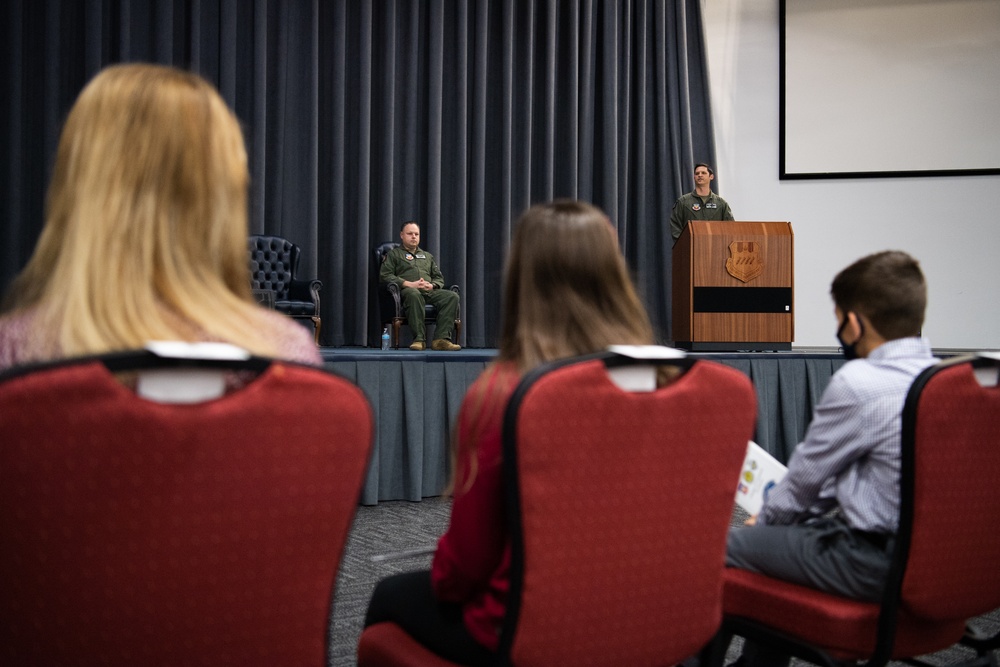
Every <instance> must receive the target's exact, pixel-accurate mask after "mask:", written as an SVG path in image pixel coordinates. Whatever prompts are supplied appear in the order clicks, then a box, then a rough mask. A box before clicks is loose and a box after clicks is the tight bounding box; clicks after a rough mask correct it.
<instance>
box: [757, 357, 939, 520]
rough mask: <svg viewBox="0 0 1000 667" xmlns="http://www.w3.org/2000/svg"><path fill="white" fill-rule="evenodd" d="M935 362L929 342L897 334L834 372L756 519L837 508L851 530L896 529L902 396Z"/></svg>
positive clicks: (787, 517) (800, 515) (802, 516)
mask: <svg viewBox="0 0 1000 667" xmlns="http://www.w3.org/2000/svg"><path fill="white" fill-rule="evenodd" d="M935 361H936V360H935V359H934V357H933V356H932V355H931V348H930V344H929V343H928V342H927V340H925V339H923V338H900V339H898V340H893V341H888V342H886V343H883V344H882V345H880V346H879V347H877V348H875V349H874V350H873V351H872V352H871V354H869V355H868V357H866V358H864V359H856V360H853V361H849V362H848V363H846V364H844V365H843V366H842V367H841V368H840V370H838V371H837V372H836V373H835V374H834V375H833V377H832V378H830V384H829V385H827V388H826V390H825V391H824V392H823V396H822V398H820V401H819V403H818V404H817V405H816V409H815V411H814V412H813V418H812V422H811V423H810V424H809V429H808V430H807V431H806V435H805V439H804V440H803V441H802V442H800V443H799V444H798V446H797V447H796V448H795V451H794V452H793V453H792V457H791V459H790V460H789V462H788V474H787V475H786V476H785V478H784V479H783V480H782V481H781V483H779V484H778V485H777V486H776V487H774V489H772V490H771V493H770V494H769V495H768V498H767V501H766V502H765V503H764V508H763V509H762V510H761V512H760V516H759V517H758V521H759V523H761V524H770V525H784V524H792V523H797V522H799V521H801V520H803V519H805V518H807V517H808V516H811V515H815V514H822V513H825V512H827V511H829V510H832V509H835V508H838V507H839V509H840V513H841V515H842V516H843V518H844V519H845V520H846V522H847V524H848V525H849V526H850V527H852V528H855V529H858V530H864V531H871V532H878V533H894V532H896V527H897V526H898V524H899V465H900V437H901V436H900V431H901V414H902V411H903V402H904V401H905V399H906V394H907V391H908V390H909V388H910V385H911V384H912V383H913V380H914V379H915V378H916V376H917V375H918V374H919V373H920V371H922V370H923V369H924V368H926V367H928V366H930V365H931V364H933V363H935Z"/></svg>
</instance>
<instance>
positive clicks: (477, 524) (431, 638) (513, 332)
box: [365, 200, 653, 665]
mask: <svg viewBox="0 0 1000 667" xmlns="http://www.w3.org/2000/svg"><path fill="white" fill-rule="evenodd" d="M502 315H503V317H502V324H501V335H500V350H499V355H498V357H497V360H496V362H494V363H493V364H491V365H490V366H489V367H488V368H487V369H486V370H485V371H484V372H483V374H482V375H481V376H480V377H479V378H478V379H477V380H476V382H475V383H474V384H473V385H472V387H470V389H469V391H468V393H467V394H466V397H465V400H464V401H463V404H462V409H461V411H460V413H459V417H458V423H457V425H456V437H455V438H454V440H453V444H454V447H455V449H454V451H453V465H454V473H453V475H454V476H453V493H454V500H453V503H452V509H451V519H450V522H449V526H448V530H447V532H446V533H445V534H444V536H443V537H442V538H441V540H440V541H439V543H438V547H437V551H436V552H435V554H434V561H433V565H432V567H431V570H430V571H429V572H428V571H419V572H411V573H406V574H401V575H396V576H394V577H389V578H387V579H383V580H382V581H381V582H379V584H378V586H377V587H376V589H375V591H374V593H373V594H372V600H371V602H370V604H369V608H368V614H367V616H366V618H365V625H366V626H368V625H372V624H374V623H378V622H381V621H393V622H395V623H397V624H398V625H400V626H402V627H403V629H405V630H406V631H407V632H408V633H409V634H410V635H411V636H412V637H414V638H415V639H416V640H417V641H419V642H421V643H422V644H424V645H425V646H427V647H428V648H429V649H431V650H432V651H434V652H435V653H437V654H439V655H441V656H442V657H444V658H447V659H449V660H453V661H456V662H459V663H462V664H472V665H476V664H489V663H490V662H491V660H492V659H493V657H494V653H495V651H496V649H497V645H498V642H499V632H500V627H501V625H502V622H503V617H504V613H505V611H506V602H507V591H508V588H509V567H510V540H509V537H508V535H507V531H506V524H505V521H504V517H503V492H502V486H501V462H500V457H501V430H502V421H503V413H504V409H505V408H506V406H507V402H508V400H509V399H510V396H511V393H512V392H513V390H514V388H515V386H516V385H517V383H518V381H519V380H520V378H521V377H522V376H523V375H524V374H525V373H526V372H528V371H530V370H531V369H533V368H535V367H536V366H539V365H540V364H543V363H545V362H548V361H553V360H556V359H561V358H566V357H572V356H576V355H581V354H586V353H590V352H596V351H598V350H602V349H604V348H606V347H607V346H609V345H613V344H649V343H652V342H653V332H652V328H651V326H650V323H649V318H648V316H647V315H646V311H645V309H644V308H643V306H642V303H641V302H640V300H639V297H638V296H637V294H636V292H635V289H634V287H633V286H632V282H631V279H630V278H629V275H628V269H627V267H626V264H625V260H624V258H623V257H622V255H621V253H620V251H619V249H618V242H617V237H616V234H615V231H614V229H613V228H612V226H611V223H610V222H609V220H608V218H607V216H606V215H605V214H604V213H603V212H602V211H601V210H600V209H597V208H595V207H594V206H591V205H589V204H586V203H583V202H578V201H569V200H561V201H554V202H551V203H547V204H540V205H537V206H533V207H531V208H529V209H528V210H527V211H525V212H524V214H523V215H522V216H521V218H520V219H519V220H518V222H517V225H516V229H515V232H514V240H513V243H512V245H511V250H510V255H509V257H508V260H507V266H506V271H505V279H504V291H503V314H502Z"/></svg>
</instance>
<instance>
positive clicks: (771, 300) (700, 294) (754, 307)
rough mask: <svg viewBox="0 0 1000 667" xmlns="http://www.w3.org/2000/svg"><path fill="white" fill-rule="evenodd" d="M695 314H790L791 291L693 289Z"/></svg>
mask: <svg viewBox="0 0 1000 667" xmlns="http://www.w3.org/2000/svg"><path fill="white" fill-rule="evenodd" d="M692 310H693V311H694V312H696V313H791V312H792V288H791V287H695V288H694V305H693V308H692Z"/></svg>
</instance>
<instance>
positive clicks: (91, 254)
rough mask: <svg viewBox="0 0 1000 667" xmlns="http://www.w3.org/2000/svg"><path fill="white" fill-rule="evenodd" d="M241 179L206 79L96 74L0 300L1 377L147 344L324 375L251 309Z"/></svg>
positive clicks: (237, 134)
mask: <svg viewBox="0 0 1000 667" xmlns="http://www.w3.org/2000/svg"><path fill="white" fill-rule="evenodd" d="M248 180H249V177H248V173H247V157H246V149H245V147H244V143H243V136H242V134H241V131H240V127H239V122H238V121H237V119H236V117H235V116H234V115H233V113H232V112H231V111H230V110H229V108H228V107H227V106H226V104H225V102H223V100H222V98H221V97H220V96H219V94H218V92H216V90H215V89H214V88H213V87H212V86H211V85H210V84H209V83H208V82H206V81H205V80H204V79H202V78H200V77H198V76H196V75H194V74H191V73H188V72H184V71H180V70H177V69H173V68H170V67H163V66H158V65H147V64H127V65H116V66H112V67H109V68H107V69H105V70H103V71H102V72H100V73H99V74H98V75H97V76H96V77H94V79H93V80H92V81H91V82H90V83H89V84H88V85H87V86H86V87H85V88H84V90H83V91H82V92H81V93H80V96H79V98H77V100H76V103H75V104H74V105H73V108H72V110H71V111H70V113H69V117H68V118H67V120H66V125H65V127H64V128H63V131H62V136H61V137H60V141H59V147H58V152H57V154H56V161H55V169H54V172H53V175H52V182H51V184H50V186H49V191H48V198H47V202H46V221H45V227H44V229H43V230H42V234H41V236H40V238H39V240H38V244H37V246H36V248H35V252H34V254H33V256H32V257H31V259H30V261H29V262H28V264H27V266H26V267H25V269H24V270H23V271H22V272H21V274H20V275H19V276H18V277H17V278H16V279H15V280H14V282H13V283H12V285H11V287H10V288H9V289H8V291H7V294H6V296H5V298H4V302H3V307H2V310H3V317H2V318H0V369H2V368H6V367H9V366H12V365H17V364H22V363H26V362H31V361H40V360H47V359H54V358H59V357H68V356H76V355H81V354H92V353H101V352H108V351H113V350H123V349H131V348H138V347H142V346H143V345H144V344H145V343H146V342H147V341H150V340H183V341H223V342H228V343H232V344H235V345H238V346H241V347H244V348H246V349H248V350H250V351H252V352H254V353H256V354H260V355H265V356H273V357H282V358H286V359H291V360H295V361H302V362H307V363H315V364H320V363H322V358H321V357H320V355H319V352H318V350H317V348H316V346H315V344H314V343H313V342H312V338H311V336H310V335H309V333H308V332H307V331H306V330H305V329H304V328H302V327H301V326H299V325H298V324H296V323H295V322H293V321H292V320H290V319H288V318H286V317H284V316H282V315H280V314H278V313H275V312H273V311H268V310H265V309H262V308H260V307H258V306H256V305H255V303H254V301H253V300H252V298H251V295H250V282H249V273H248V271H249V269H248V260H247V183H248Z"/></svg>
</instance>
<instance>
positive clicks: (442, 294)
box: [379, 245, 458, 342]
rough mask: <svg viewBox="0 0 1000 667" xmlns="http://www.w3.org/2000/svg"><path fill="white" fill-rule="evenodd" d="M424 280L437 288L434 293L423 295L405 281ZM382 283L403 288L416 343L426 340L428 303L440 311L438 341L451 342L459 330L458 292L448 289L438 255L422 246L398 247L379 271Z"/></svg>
mask: <svg viewBox="0 0 1000 667" xmlns="http://www.w3.org/2000/svg"><path fill="white" fill-rule="evenodd" d="M421 278H423V279H424V280H426V281H427V282H429V283H431V284H432V285H434V289H433V290H431V291H430V292H421V291H420V290H418V289H414V288H412V287H403V281H414V280H420V279H421ZM379 280H381V281H382V282H383V283H395V284H396V285H398V286H399V293H400V296H401V297H402V299H403V309H404V311H405V312H406V322H407V324H409V325H410V329H411V330H412V331H413V340H414V341H422V342H425V341H426V336H427V334H426V327H425V326H424V304H425V303H430V304H432V305H433V306H434V307H435V308H437V327H436V328H435V330H434V338H435V339H440V338H444V339H447V340H450V339H451V337H452V335H453V333H454V331H455V316H456V315H457V314H458V293H456V292H453V291H451V290H450V289H444V276H443V275H442V274H441V269H439V268H438V265H437V262H435V261H434V255H432V254H430V253H429V252H427V251H426V250H424V249H423V248H420V247H417V249H416V250H415V251H414V252H410V251H409V250H407V249H406V248H404V247H403V246H401V245H400V246H397V247H395V248H393V249H392V250H390V251H389V252H387V253H386V255H385V259H384V260H383V261H382V268H381V269H380V270H379Z"/></svg>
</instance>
